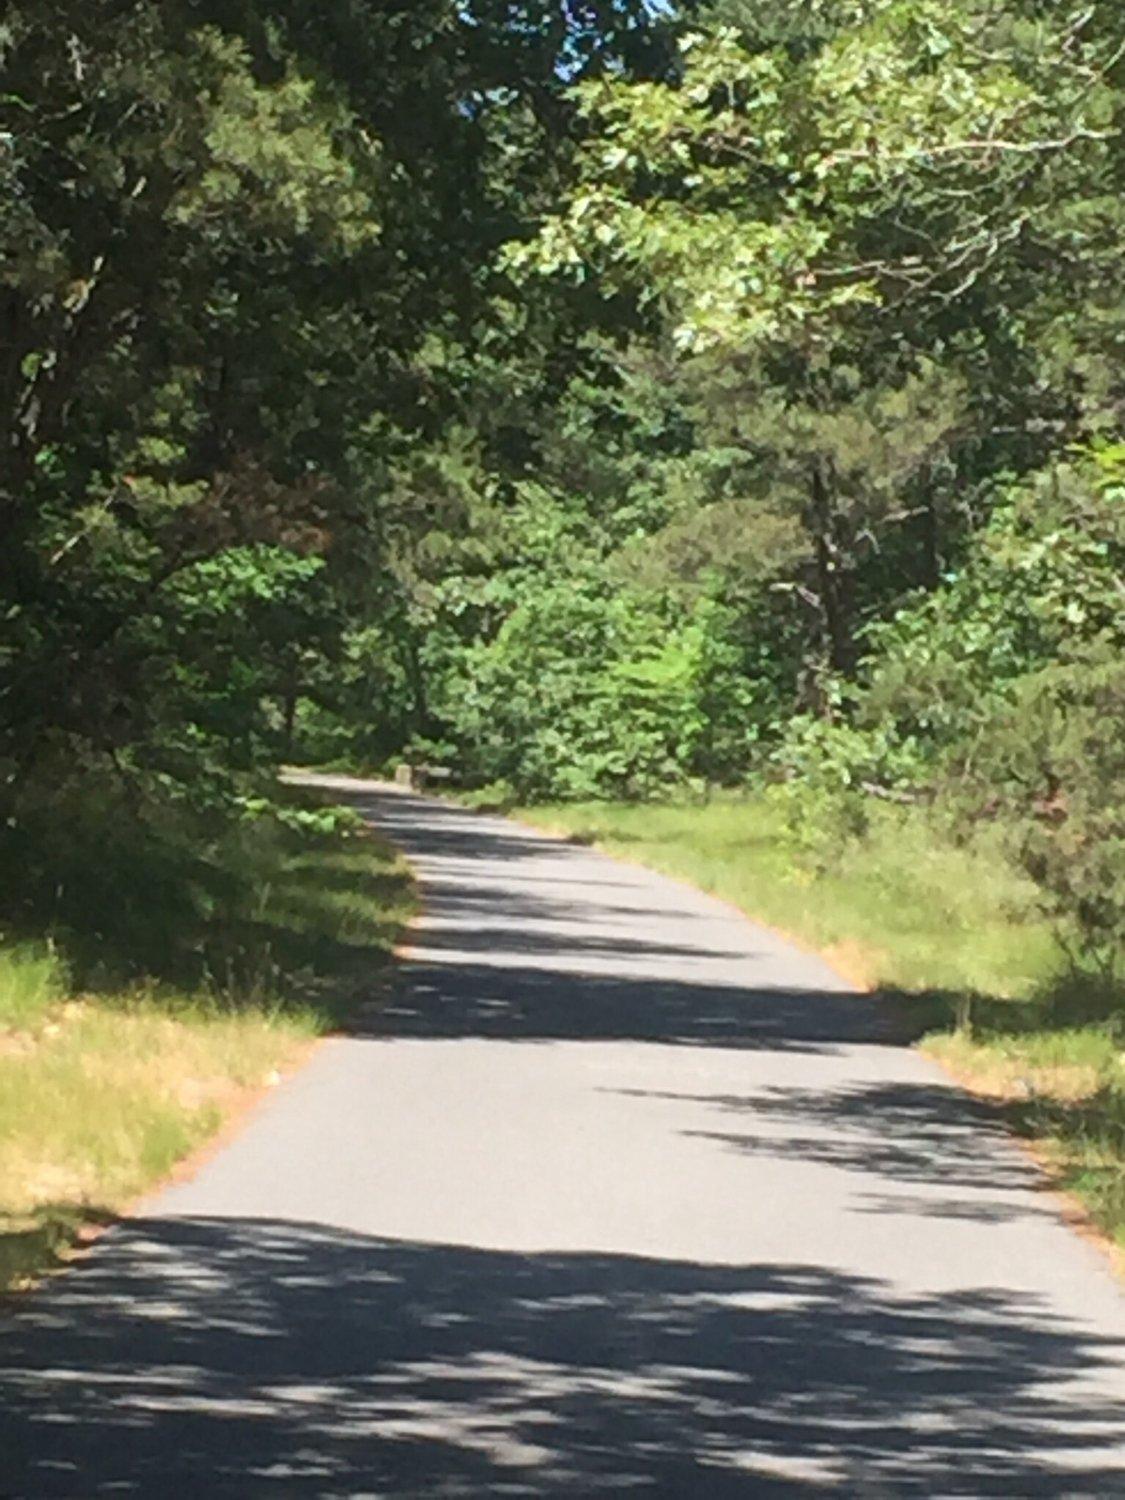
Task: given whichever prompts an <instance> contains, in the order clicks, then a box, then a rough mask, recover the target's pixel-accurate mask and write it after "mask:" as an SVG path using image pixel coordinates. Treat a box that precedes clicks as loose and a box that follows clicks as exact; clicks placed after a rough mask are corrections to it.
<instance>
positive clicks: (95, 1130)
mask: <svg viewBox="0 0 1125 1500" xmlns="http://www.w3.org/2000/svg"><path fill="white" fill-rule="evenodd" d="M311 1032H312V1028H311V1026H310V1025H309V1024H308V1023H307V1022H306V1023H302V1022H301V1021H299V1020H298V1019H295V1018H293V1017H291V1016H290V1017H286V1018H285V1019H284V1020H281V1019H278V1018H270V1017H269V1016H267V1015H264V1014H262V1013H260V1012H258V1013H247V1014H244V1015H237V1014H236V1015H222V1014H219V1013H211V1014H208V1013H207V1012H206V1010H204V1009H202V1008H199V1007H196V1008H185V1009H184V1010H183V1011H182V1013H181V1014H180V1015H178V1016H176V1015H167V1014H163V1013H161V1011H160V1010H159V1009H158V1008H156V1007H155V1006H153V1005H151V1004H149V1005H146V1003H145V1002H144V1001H143V1000H141V999H137V1000H134V1001H133V1002H132V1003H131V1004H130V1005H129V1006H128V1007H127V1008H119V1007H111V1008H103V1007H101V1006H97V1005H87V1006H81V1007H70V1008H69V1014H66V1015H62V1014H58V1013H50V1012H49V1013H48V1018H47V1019H46V1020H45V1022H44V1024H42V1025H41V1026H39V1027H38V1028H37V1029H36V1032H35V1033H33V1034H32V1035H30V1036H26V1037H24V1038H23V1040H24V1046H23V1048H21V1049H18V1050H9V1051H8V1052H7V1053H6V1054H5V1055H4V1056H2V1057H0V1286H2V1285H8V1286H11V1285H19V1284H20V1283H21V1281H23V1280H26V1279H27V1278H28V1277H29V1276H30V1275H31V1274H32V1273H33V1272H34V1271H36V1270H38V1269H40V1268H41V1267H42V1265H43V1263H44V1260H45V1259H46V1258H47V1257H49V1256H51V1255H53V1254H55V1253H57V1252H58V1251H59V1250H60V1249H61V1248H62V1247H63V1245H64V1244H65V1243H66V1242H67V1241H69V1240H71V1239H73V1238H74V1236H75V1231H76V1230H77V1228H78V1227H79V1225H81V1224H82V1223H83V1222H86V1223H89V1222H97V1221H99V1220H104V1219H107V1218H109V1217H112V1216H113V1215H114V1214H116V1213H119V1212H120V1211H121V1210H122V1209H123V1208H124V1207H125V1206H126V1205H127V1204H128V1203H129V1202H130V1200H132V1199H133V1198H135V1197H136V1196H137V1195H138V1194H139V1193H142V1192H143V1191H145V1190H146V1189H147V1188H149V1187H151V1185H152V1184H153V1183H154V1182H156V1181H158V1180H159V1179H160V1178H161V1177H163V1176H164V1175H165V1174H166V1173H167V1172H168V1171H170V1170H171V1168H172V1167H173V1166H174V1165H175V1163H176V1162H177V1161H179V1160H180V1159H181V1158H182V1157H184V1156H185V1155H187V1154H188V1153H189V1152H190V1151H192V1150H193V1149H194V1148H195V1147H197V1146H199V1145H201V1144H202V1143H203V1142H204V1141H205V1140H207V1139H208V1138H209V1137H210V1136H211V1135H213V1134H214V1132H215V1131H216V1130H217V1129H218V1128H219V1127H220V1126H221V1125H222V1123H223V1121H224V1120H225V1119H226V1118H228V1117H229V1116H230V1114H231V1113H232V1112H234V1111H235V1110H237V1109H238V1108H239V1107H240V1106H241V1104H242V1103H243V1102H244V1101H245V1100H246V1099H247V1098H248V1097H249V1096H250V1095H251V1094H252V1093H253V1092H254V1091H255V1090H257V1089H259V1088H261V1087H262V1086H263V1085H265V1084H267V1083H269V1082H271V1081H272V1080H273V1079H274V1078H275V1077H276V1076H277V1075H278V1074H279V1072H280V1071H281V1070H283V1069H285V1068H286V1067H288V1066H289V1065H291V1064H292V1063H293V1062H294V1061H295V1060H296V1059H297V1058H299V1057H300V1056H301V1055H302V1053H303V1051H304V1049H305V1047H306V1046H307V1044H308V1040H309V1038H310V1036H311Z"/></svg>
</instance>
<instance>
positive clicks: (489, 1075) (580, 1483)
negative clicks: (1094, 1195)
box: [0, 778, 1125, 1500]
mask: <svg viewBox="0 0 1125 1500" xmlns="http://www.w3.org/2000/svg"><path fill="white" fill-rule="evenodd" d="M331 780H332V781H333V784H335V785H337V786H338V787H339V788H340V790H341V791H342V792H344V793H346V794H347V795H349V796H351V797H354V798H355V799H356V800H357V802H358V805H360V807H361V808H362V809H363V810H364V811H365V812H366V813H367V814H369V815H370V816H371V817H372V818H373V819H374V821H375V822H376V823H378V824H379V826H380V827H382V828H383V829H385V831H386V832H387V833H388V834H389V835H390V836H391V837H392V838H394V839H395V840H396V841H397V842H398V843H399V844H400V845H401V846H402V847H403V848H404V849H405V850H406V851H407V853H408V854H409V855H410V856H411V858H412V859H413V861H414V863H415V865H416V867H417V869H418V871H419V874H420V876H421V880H422V889H423V896H424V902H425V917H424V921H423V923H422V924H421V926H420V927H419V928H418V930H417V931H416V933H415V934H414V946H413V949H412V952H411V955H410V958H409V961H408V963H407V964H405V965H404V966H403V968H402V969H401V971H400V974H399V978H398V982H397V985H396V987H395V989H394V992H393V994H392V996H391V999H390V1003H389V1004H387V1005H386V1006H385V1007H384V1008H383V1009H381V1010H379V1009H377V1008H376V1007H375V1006H374V1005H372V1006H371V1007H370V1008H369V1013H368V1014H367V1015H366V1018H365V1021H364V1023H363V1025H362V1026H361V1027H360V1028H359V1029H358V1030H357V1031H356V1033H355V1034H354V1035H350V1036H347V1037H343V1038H339V1039H336V1040H333V1041H331V1042H330V1043H328V1044H327V1045H326V1046H324V1047H323V1048H321V1049H320V1050H319V1051H318V1052H317V1053H316V1055H315V1056H314V1058H313V1060H312V1062H311V1063H310V1064H309V1065H308V1066H307V1067H306V1068H305V1069H304V1070H302V1071H301V1072H300V1073H299V1074H298V1075H297V1076H295V1077H294V1078H293V1079H292V1080H290V1081H289V1082H287V1083H286V1084H285V1085H283V1086H282V1087H281V1088H280V1089H279V1090H277V1091H276V1093H275V1094H274V1095H273V1096H272V1097H271V1098H270V1101H269V1103H268V1105H267V1106H266V1107H264V1108H263V1109H262V1110H261V1111H260V1112H259V1113H258V1114H257V1115H256V1116H255V1117H254V1119H253V1120H252V1122H251V1123H250V1125H249V1126H248V1127H247V1128H246V1129H245V1131H244V1132H243V1133H242V1134H241V1135H240V1136H239V1137H238V1138H237V1139H236V1140H235V1141H234V1143H233V1144H231V1145H230V1146H229V1147H227V1148H226V1149H225V1150H224V1151H222V1152H221V1153H220V1154H219V1155H217V1156H215V1157H214V1158H213V1159H212V1160H211V1161H210V1162H209V1163H208V1164H207V1165H206V1166H205V1167H204V1168H203V1169H202V1170H201V1171H200V1172H199V1173H198V1175H197V1176H196V1177H195V1178H194V1179H193V1180H192V1181H190V1182H187V1183H183V1184H180V1185H177V1186H174V1187H172V1188H170V1189H168V1190H166V1191H165V1192H163V1193H162V1194H160V1195H158V1196H157V1197H155V1198H154V1199H153V1200H151V1202H150V1203H149V1205H148V1206H147V1209H146V1211H145V1213H144V1215H143V1216H142V1217H138V1218H136V1219H134V1220H131V1221H129V1222H128V1223H126V1224H124V1225H122V1226H120V1227H119V1228H118V1229H117V1230H115V1231H114V1232H112V1233H111V1234H109V1235H108V1236H106V1237H105V1238H104V1239H103V1240H102V1241H101V1242H100V1243H99V1245H98V1246H97V1247H96V1249H95V1251H94V1253H92V1254H91V1255H90V1256H89V1258H88V1259H87V1260H86V1261H85V1262H84V1263H82V1264H81V1265H79V1266H77V1267H76V1268H75V1269H73V1270H72V1271H70V1272H69V1273H68V1274H66V1275H65V1276H63V1277H61V1278H58V1279H56V1280H55V1281H54V1282H53V1283H52V1284H50V1285H49V1286H48V1287H47V1288H46V1289H44V1290H43V1291H42V1292H41V1293H39V1294H37V1295H36V1296H35V1297H34V1298H32V1299H31V1300H30V1301H29V1302H27V1303H26V1304H24V1305H22V1306H21V1308H20V1310H19V1311H18V1312H17V1313H16V1314H15V1315H14V1316H13V1315H8V1316H7V1318H6V1320H5V1323H4V1326H3V1327H2V1329H0V1371H2V1374H0V1495H5V1496H20V1497H39V1496H71V1497H81V1500H87V1497H93V1496H103V1495H111V1496H126V1497H135V1496H145V1497H179V1496H200V1497H211V1496H222V1497H227V1496H231V1497H234V1496H240V1497H242V1496H245V1497H251V1500H253V1497H257V1496H264V1497H275V1496H276V1497H286V1500H288V1497H298V1500H304V1497H309V1496H318V1497H321V1496H323V1497H329V1496H332V1497H335V1496H352V1497H355V1496H404V1495H417V1496H475V1495H504V1496H537V1495H571V1496H591V1495H599V1494H605V1495H619V1494H633V1493H638V1494H641V1495H646V1496H647V1495H659V1496H676V1497H679V1496H685V1497H695V1496H701V1497H711V1496H715V1497H725V1496H736V1495H737V1496H758V1495H765V1496H769V1495H774V1494H778V1495H781V1494H794V1493H798V1494H809V1495H815V1494H817V1493H823V1492H835V1493H839V1494H843V1495H849V1496H850V1495H856V1496H864V1495H867V1496H889V1495H900V1494H901V1495H906V1494H909V1495H924V1496H937V1495H974V1496H976V1495H1005V1496H1025V1495H1057V1496H1064V1495H1076V1496H1087V1495H1089V1496H1107V1495H1125V1298H1122V1296H1121V1293H1120V1291H1119V1290H1118V1288H1117V1286H1116V1284H1115V1283H1114V1282H1113V1280H1112V1279H1111V1276H1110V1274H1109V1272H1108V1270H1107V1268H1106V1265H1105V1264H1104V1262H1103V1260H1102V1258H1101V1256H1100V1255H1099V1253H1098V1252H1097V1251H1096V1250H1095V1249H1094V1248H1093V1247H1092V1246H1090V1245H1088V1244H1087V1243H1085V1242H1084V1241H1083V1240H1081V1239H1080V1238H1079V1237H1078V1236H1077V1235H1075V1234H1074V1233H1073V1232H1072V1231H1071V1230H1069V1229H1067V1228H1066V1227H1065V1226H1064V1225H1063V1224H1062V1223H1061V1221H1060V1219H1059V1217H1058V1214H1057V1208H1056V1204H1055V1201H1054V1199H1053V1197H1052V1195H1051V1194H1050V1193H1049V1192H1047V1191H1045V1190H1044V1188H1043V1185H1042V1183H1041V1181H1040V1180H1039V1178H1038V1176H1037V1174H1036V1172H1035V1170H1034V1169H1033V1168H1032V1167H1031V1166H1030V1164H1029V1163H1028V1161H1027V1160H1026V1159H1025V1158H1024V1156H1023V1155H1022V1154H1021V1153H1020V1152H1019V1151H1018V1150H1017V1149H1016V1148H1015V1147H1013V1146H1012V1145H1010V1144H1009V1143H1008V1142H1007V1141H1005V1140H1004V1139H1003V1137H1002V1135H1001V1133H1000V1132H999V1131H998V1129H997V1127H996V1125H995V1124H994V1122H993V1121H992V1119H991V1117H990V1115H989V1113H988V1111H987V1110H986V1109H985V1108H984V1107H983V1106H981V1105H979V1104H975V1103H973V1102H972V1101H970V1100H969V1099H967V1098H966V1097H964V1096H963V1095H961V1094H960V1093H959V1092H958V1091H957V1090H956V1089H955V1088H953V1087H952V1086H951V1085H950V1084H949V1083H948V1082H947V1081H946V1080H945V1079H944V1078H943V1076H942V1075H941V1074H940V1073H939V1072H938V1071H937V1070H936V1069H934V1068H932V1067H931V1066H930V1065H929V1064H927V1063H926V1062H925V1061H924V1060H923V1059H921V1058H919V1057H918V1056H917V1055H915V1054H914V1053H912V1052H910V1051H909V1050H908V1049H907V1048H905V1047H904V1046H902V1045H901V1044H900V1042H899V1041H897V1040H896V1026H895V1021H894V1018H893V1017H892V1016H890V1015H889V1014H883V1013H881V1012H880V1010H879V1009H878V1007H877V1005H876V1003H875V1002H874V1001H872V1000H871V999H869V998H867V997H864V996H857V995H853V994H850V993H849V992H848V991H847V989H846V987H845V986H844V985H843V984H842V982H841V981H840V980H839V979H837V978H836V977H835V976H834V975H833V974H832V973H831V972H830V971H829V970H827V969H826V968H825V967H824V966H823V965H822V964H821V963H820V962H819V961H818V960H816V959H815V958H812V957H809V956H806V955H804V954H802V953H800V952H798V951H796V950H794V949H793V948H791V947H789V946H788V945H786V944H785V943H784V942H782V941H781V940H780V939H778V938H777V937H775V936H773V935H772V934H770V933H768V932H765V931H763V930H761V929H759V928H757V927H755V926H753V925H752V924H750V923H749V922H747V921H745V920H743V919H742V918H740V917H738V916H737V915H735V914H734V913H733V912H732V911H730V910H729V909H727V908H725V907H724V906H722V905H721V904H719V903H716V902H713V901H711V900H709V899H708V898H706V897H704V896H702V895H700V894H698V893H695V892H693V891H691V890H689V889H688V888H686V887H683V886H681V885H679V884H677V883H675V882H672V881H668V880H664V879H662V878H660V877H658V876H656V875H653V874H649V873H646V872H645V871H642V870H639V869H634V868H632V867H630V866H628V865H625V864H622V863H618V862H615V861H612V860H609V859H607V858H605V857H603V856H600V855H598V854H595V853H592V852H590V851H588V850H585V849H582V848H579V847H575V846H572V845H568V844H565V843H562V842H560V841H557V840H549V839H546V838H544V837H541V836H539V835H536V834H534V833H531V832H529V831H527V830H524V829H521V828H519V827H517V826H514V825H512V824H509V823H506V822H504V821H502V820H499V819H493V818H483V817H477V816H473V815H470V814H467V813H464V812H461V811H459V810H457V809H455V808H450V807H445V806H440V805H437V804H435V803H432V802H429V801H425V800H421V799H418V798H415V797H410V796H404V795H401V794H398V793H396V792H394V791H391V790H388V789H385V788H376V787H374V786H372V785H371V784H364V783H355V782H345V781H344V780H343V779H342V778H331Z"/></svg>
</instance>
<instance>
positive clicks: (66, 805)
mask: <svg viewBox="0 0 1125 1500" xmlns="http://www.w3.org/2000/svg"><path fill="white" fill-rule="evenodd" d="M0 65H2V70H3V76H4V83H3V89H2V92H0V127H2V128H0V174H2V184H3V186H2V191H3V194H4V204H5V211H4V214H3V219H2V222H0V235H2V237H3V270H2V289H0V323H2V328H3V337H2V345H0V386H2V397H0V399H2V401H3V406H4V428H5V442H4V445H3V449H2V450H0V506H2V523H0V524H2V527H3V538H2V546H0V614H2V619H3V629H2V635H0V673H2V684H0V705H2V713H0V775H2V797H3V804H4V805H3V826H4V834H3V840H4V846H5V847H4V858H5V862H6V863H7V865H8V868H9V869H18V870H19V872H20V877H21V878H20V881H19V890H18V891H12V892H10V893H9V894H7V895H6V896H5V909H6V912H7V916H8V918H9V919H10V920H11V921H12V922H14V923H16V924H17V925H18V924H20V923H22V924H24V925H28V924H30V925H31V926H32V927H34V926H35V923H36V922H37V921H38V922H39V924H40V927H42V925H43V923H44V922H47V921H52V922H53V921H57V920H61V921H64V922H65V921H66V920H67V900H68V892H71V891H73V889H74V886H75V882H76V879H77V877H76V875H75V871H80V870H88V869H89V868H90V864H91V861H92V860H93V859H94V856H95V852H96V853H97V856H98V857H99V858H100V857H108V856H107V855H106V851H107V850H108V849H110V848H111V846H113V845H114V843H115V842H117V843H120V844H122V845H123V846H124V847H125V848H126V849H127V850H134V851H135V850H136V849H137V847H138V841H139V840H141V839H142V838H145V839H149V840H150V841H156V842H159V839H160V837H161V836H162V834H161V830H162V829H163V830H166V829H167V828H169V827H172V826H175V827H176V828H177V829H178V830H180V833H181V834H182V830H183V829H184V828H185V827H198V828H199V829H200V830H207V835H206V836H207V837H209V838H213V837H215V829H216V828H218V827H221V826H226V825H228V824H230V823H232V822H235V823H236V822H238V821H240V820H243V821H244V820H247V819H254V818H263V817H269V816H271V810H272V814H275V815H276V816H278V817H282V818H288V819H289V820H298V821H299V820H301V819H302V818H304V819H312V818H315V817H317V816H318V814H316V813H315V812H310V811H308V810H303V811H302V810H299V809H293V808H286V807H284V806H282V805H280V804H276V803H275V800H274V792H273V786H274V776H275V773H276V769H277V767H278V765H279V764H281V763H284V762H287V761H305V762H313V763H321V764H323V763H337V764H343V765H354V766H381V767H386V766H390V765H392V764H393V763H394V762H395V761H396V760H399V759H408V760H416V761H421V762H425V763H428V764H431V765H444V766H448V767H450V768H451V769H452V770H453V771H454V772H455V774H456V777H457V779H458V780H459V782H460V783H461V784H462V785H463V786H465V787H468V788H476V789H477V794H478V796H480V797H482V798H489V797H491V798H493V799H495V800H496V801H498V802H502V801H504V800H505V799H513V800H515V799H518V800H521V801H524V802H530V801H536V800H544V799H553V800H556V801H567V800H574V799H588V798H603V797H606V798H608V797H612V798H619V799H622V798H623V799H642V800H643V799H658V798H668V797H676V796H705V795H707V794H708V793H709V792H710V790H711V789H713V788H723V787H747V786H759V787H760V786H771V787H774V788H777V789H779V794H784V795H786V796H788V797H789V798H790V803H791V806H792V809H793V816H794V817H795V818H799V819H801V820H804V821H807V822H815V823H817V824H818V825H820V826H829V825H831V826H833V827H835V828H838V829H840V830H841V837H844V836H847V835H848V834H849V833H858V832H862V829H863V826H864V822H865V819H866V818H867V817H868V816H869V812H870V809H871V808H872V807H875V806H878V805H882V804H887V803H891V804H895V805H901V806H903V807H913V806H923V807H940V808H941V809H943V810H944V811H945V814H946V815H947V816H948V818H949V820H950V825H951V827H953V828H954V829H956V828H957V827H962V828H965V829H970V828H972V827H973V826H975V825H977V824H979V823H980V822H981V820H989V821H990V822H992V823H995V824H996V826H998V827H1001V828H1003V829H1004V830H1005V831H1006V836H1008V837H1009V839H1010V848H1011V851H1012V856H1013V858H1014V859H1016V860H1018V861H1019V862H1022V864H1023V866H1024V867H1025V868H1026V869H1027V870H1028V871H1030V873H1031V875H1032V876H1033V878H1034V879H1035V880H1036V881H1037V882H1038V883H1039V885H1040V887H1041V889H1042V891H1043V892H1044V895H1045V897H1046V899H1047V902H1048V904H1049V905H1050V906H1051V907H1052V908H1053V909H1054V910H1057V911H1059V912H1062V913H1063V914H1064V915H1065V916H1066V918H1067V919H1068V920H1069V921H1072V922H1073V923H1075V924H1076V930H1077V931H1079V932H1080V934H1081V937H1082V941H1083V944H1084V946H1085V948H1086V949H1087V950H1088V951H1089V952H1090V953H1092V954H1094V955H1095V956H1098V957H1100V959H1101V961H1102V962H1104V963H1109V962H1111V960H1112V955H1113V954H1114V953H1115V952H1116V951H1117V950H1118V949H1119V948H1120V945H1121V942H1122V938H1123V937H1125V734H1123V733H1122V724H1123V723H1125V656H1123V652H1122V646H1123V645H1125V508H1123V502H1125V441H1123V439H1125V413H1123V405H1125V360H1123V352H1125V296H1123V275H1125V270H1123V263H1122V253H1121V251H1122V230H1123V227H1125V209H1123V207H1122V204H1123V201H1125V200H1123V188H1125V145H1123V135H1122V121H1123V106H1125V40H1123V28H1122V23H1121V15H1120V10H1119V7H1118V6H1117V5H1116V4H1115V3H1112V0H1093V3H1086V0H1084V3H1082V4H1072V3H1069V0H1067V3H1046V0H957V3H955V4H950V3H948V0H770V3H768V4H766V3H763V0H715V3H710V4H704V5H692V4H686V3H685V4H681V5H678V6H677V7H675V8H672V7H669V6H666V5H659V6H658V5H655V4H652V3H648V4H646V0H557V3H550V0H540V3H536V0H519V3H511V0H457V3H454V0H420V3H411V4H403V3H395V4H373V3H370V0H330V3H326V4H324V5H318V6H316V7H309V6H307V5H301V4H295V3H292V0H277V3H271V0H240V3H238V4H222V5H220V4H214V3H208V0H193V3H191V4H187V3H176V0H172V3H167V0H162V3H159V4H157V3H155V0H102V3H98V4H94V5H90V4H76V3H74V0H60V3H58V4H54V5H51V6H44V5H42V4H38V5H36V4H25V3H17V4H16V5H15V6H14V7H10V8H9V9H8V12H7V15H6V18H5V20H4V21H3V23H2V24H0ZM202 836H203V835H202V834H201V837H202ZM152 878H153V877H152V866H151V864H150V865H149V866H147V867H146V871H145V877H144V881H145V885H144V889H145V890H147V891H151V890H152V885H151V881H152ZM83 899H84V900H88V899H89V890H88V889H87V890H86V891H85V893H84V897H83ZM110 899H111V900H112V901H113V902H114V903H116V904H117V905H120V901H121V900H122V899H123V898H122V897H121V895H120V892H117V893H116V894H115V895H113V896H112V897H111V898H110Z"/></svg>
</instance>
